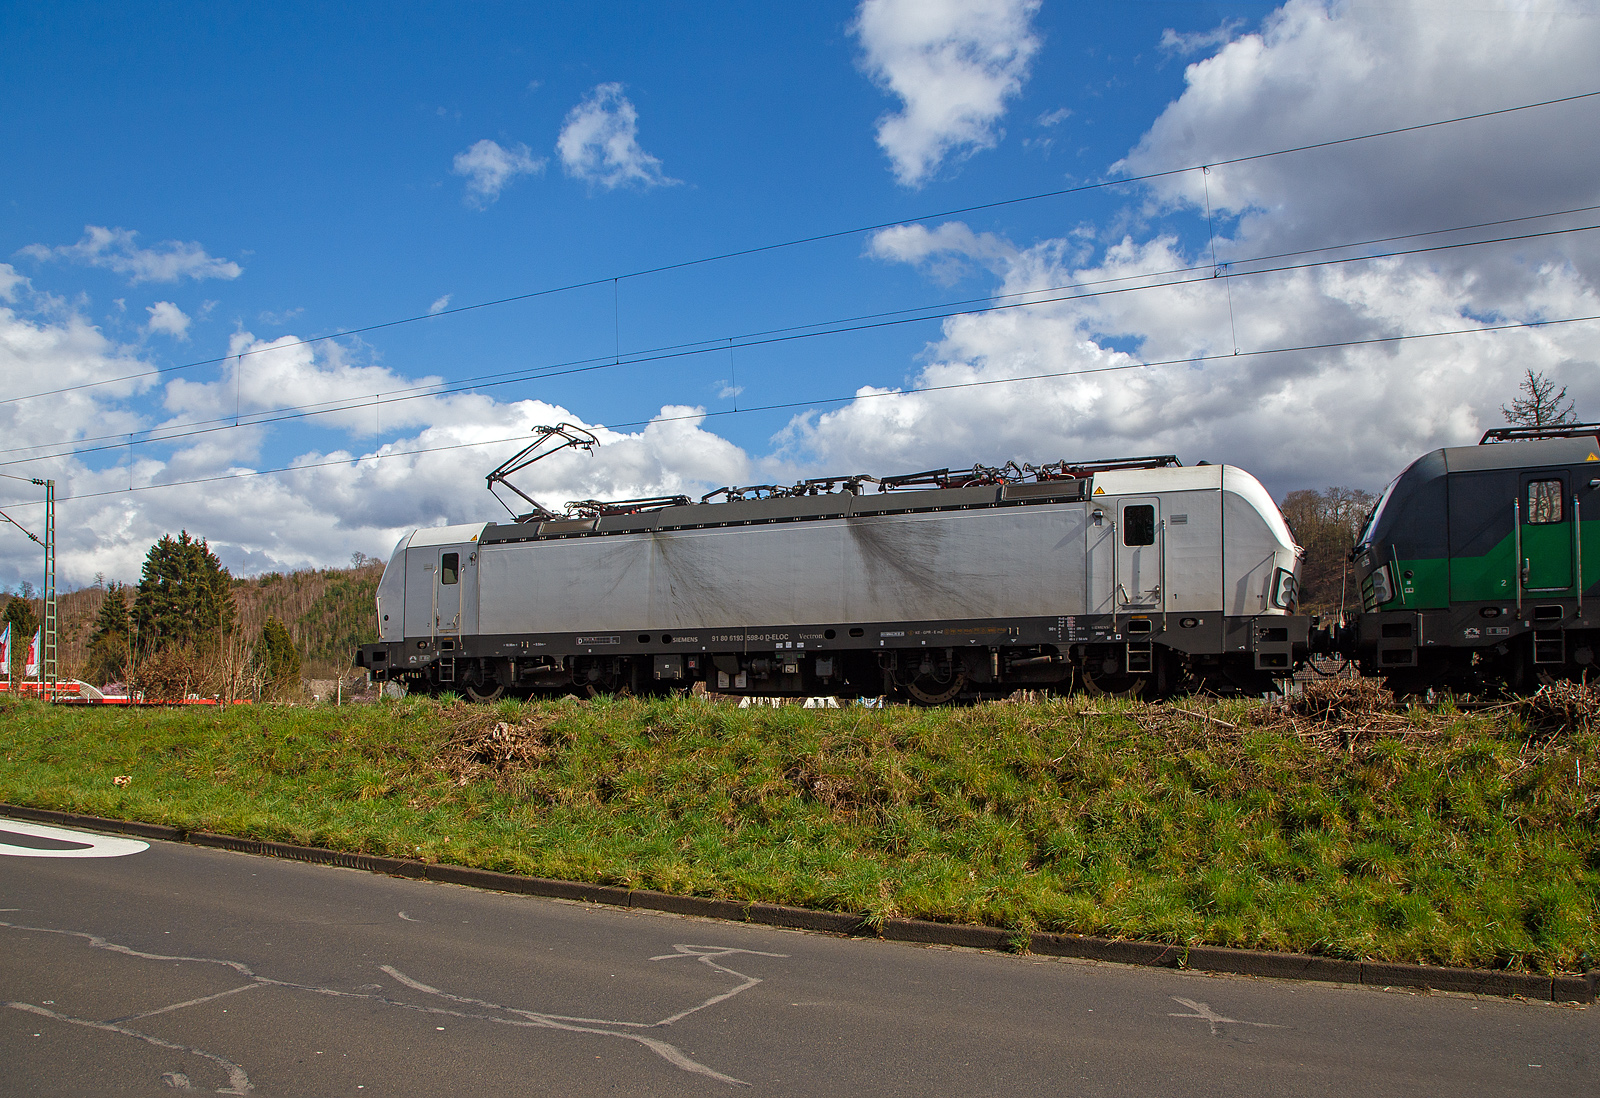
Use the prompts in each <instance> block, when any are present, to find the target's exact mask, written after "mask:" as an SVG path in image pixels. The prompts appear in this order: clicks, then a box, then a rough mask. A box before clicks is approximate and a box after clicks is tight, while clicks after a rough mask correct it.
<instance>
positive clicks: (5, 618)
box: [0, 584, 39, 676]
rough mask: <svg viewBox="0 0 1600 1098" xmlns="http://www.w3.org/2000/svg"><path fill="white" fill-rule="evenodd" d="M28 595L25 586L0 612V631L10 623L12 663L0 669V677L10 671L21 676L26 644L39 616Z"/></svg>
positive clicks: (35, 627) (26, 648)
mask: <svg viewBox="0 0 1600 1098" xmlns="http://www.w3.org/2000/svg"><path fill="white" fill-rule="evenodd" d="M29 594H31V589H30V588H29V587H28V586H27V585H26V584H25V585H24V586H23V593H22V594H21V595H12V596H10V598H9V600H8V601H7V602H6V608H5V610H4V611H0V629H4V628H5V627H6V622H10V623H11V663H12V667H10V668H5V667H0V676H3V675H4V674H5V673H6V672H7V671H11V670H14V671H15V673H16V674H17V675H19V676H20V675H21V674H22V666H23V660H25V659H27V656H28V642H29V641H30V640H32V639H33V631H34V630H35V629H37V628H39V615H38V614H37V613H35V612H34V609H33V604H32V602H30V601H29V599H28V595H29Z"/></svg>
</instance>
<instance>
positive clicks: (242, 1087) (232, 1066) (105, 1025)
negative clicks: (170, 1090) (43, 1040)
mask: <svg viewBox="0 0 1600 1098" xmlns="http://www.w3.org/2000/svg"><path fill="white" fill-rule="evenodd" d="M5 1005H6V1006H8V1007H11V1008H12V1009H14V1010H25V1011H27V1012H28V1013H29V1014H38V1015H40V1016H42V1017H45V1018H53V1019H55V1020H56V1021H58V1022H68V1023H70V1024H72V1025H75V1026H87V1027H88V1028H90V1029H101V1030H105V1031H106V1032H107V1033H120V1034H122V1035H123V1036H125V1037H132V1038H134V1039H136V1040H139V1041H144V1042H145V1043H147V1044H152V1045H155V1046H156V1047H157V1048H167V1049H171V1050H172V1051H174V1052H186V1053H188V1054H189V1055H190V1056H200V1057H204V1058H205V1059H207V1060H210V1061H211V1062H212V1063H214V1064H216V1065H217V1066H218V1067H220V1068H221V1069H222V1070H223V1071H225V1072H227V1073H228V1085H227V1086H226V1087H224V1088H222V1089H221V1090H218V1091H217V1093H218V1094H249V1093H250V1091H251V1089H252V1088H251V1086H250V1076H248V1075H246V1074H245V1072H244V1068H242V1067H240V1066H239V1065H238V1064H236V1063H234V1062H233V1061H232V1060H225V1059H223V1058H222V1057H221V1056H218V1055H216V1054H215V1053H211V1052H207V1051H206V1050H205V1049H203V1048H195V1047H193V1046H192V1045H180V1044H175V1043H174V1042H172V1041H163V1040H162V1039H161V1038H160V1037H152V1036H150V1034H148V1033H140V1032H139V1031H138V1030H136V1029H124V1028H123V1027H122V1026H114V1025H112V1024H111V1023H110V1022H91V1021H89V1020H88V1019H87V1018H71V1017H68V1016H67V1015H65V1014H57V1013H56V1012H55V1011H53V1010H49V1009H47V1008H45V1007H42V1006H34V1005H33V1004H32V1003H6V1004H5ZM162 1078H163V1079H165V1078H166V1076H162ZM167 1085H168V1086H171V1085H172V1084H171V1083H169V1084H167Z"/></svg>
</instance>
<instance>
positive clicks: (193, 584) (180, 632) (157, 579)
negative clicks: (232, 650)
mask: <svg viewBox="0 0 1600 1098" xmlns="http://www.w3.org/2000/svg"><path fill="white" fill-rule="evenodd" d="M236 616H237V615H236V611H235V609H234V605H233V577H232V576H230V575H229V574H228V570H227V569H226V568H224V567H222V562H221V561H220V560H218V559H217V557H216V554H214V553H212V552H211V549H210V547H209V546H208V545H207V544H206V543H205V542H204V541H202V540H199V539H197V538H191V537H190V536H189V532H188V531H187V530H185V531H183V532H182V533H181V534H180V535H179V536H178V537H176V538H174V537H173V536H172V535H171V534H168V535H167V536H166V537H164V538H162V539H161V540H160V541H158V542H156V544H154V545H152V546H151V547H150V552H149V554H148V555H147V556H146V557H145V562H144V568H143V570H142V571H141V572H140V575H139V590H138V593H137V594H136V595H135V596H134V600H133V621H134V625H135V627H136V628H137V629H138V634H139V648H140V650H141V651H144V652H154V651H158V650H161V649H165V648H172V647H176V646H179V645H188V646H191V647H193V648H195V649H197V650H208V649H215V648H216V647H217V646H218V645H219V643H220V642H221V640H222V638H223V637H225V636H226V635H227V634H228V633H230V632H232V630H233V625H234V620H235V618H236Z"/></svg>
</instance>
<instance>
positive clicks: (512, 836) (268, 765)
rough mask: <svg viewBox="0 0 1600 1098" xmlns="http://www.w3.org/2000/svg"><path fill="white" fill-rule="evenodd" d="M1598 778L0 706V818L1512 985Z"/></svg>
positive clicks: (1588, 848) (1573, 885) (1482, 744)
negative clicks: (316, 849) (1333, 959)
mask: <svg viewBox="0 0 1600 1098" xmlns="http://www.w3.org/2000/svg"><path fill="white" fill-rule="evenodd" d="M1378 729H1381V731H1379V730H1378ZM118 775H127V776H129V778H130V780H129V781H128V782H127V783H126V784H125V785H120V786H119V785H117V784H115V783H114V782H113V778H115V777H117V776H118ZM1596 776H1600V736H1597V735H1596V734H1595V733H1594V732H1593V731H1587V730H1586V731H1578V732H1574V731H1567V732H1564V733H1559V734H1554V735H1550V734H1546V733H1540V732H1537V731H1535V730H1533V729H1532V728H1530V727H1529V726H1528V725H1525V724H1524V723H1523V721H1522V718H1521V717H1519V716H1518V715H1517V711H1516V710H1515V709H1502V710H1500V711H1497V712H1490V713H1480V714H1462V713H1458V712H1456V711H1455V710H1453V709H1450V708H1448V707H1444V708H1438V709H1431V710H1430V709H1420V708H1418V709H1411V710H1404V711H1387V712H1385V713H1384V714H1381V715H1379V716H1376V717H1374V716H1373V715H1372V714H1368V716H1367V717H1365V718H1352V717H1349V716H1346V717H1343V718H1341V717H1339V716H1338V714H1333V715H1331V716H1330V715H1327V714H1325V715H1324V719H1323V720H1322V721H1321V722H1320V723H1318V721H1317V720H1316V719H1315V717H1314V716H1313V717H1307V716H1305V715H1304V713H1302V715H1301V716H1299V717H1295V716H1293V714H1288V713H1285V712H1284V711H1282V710H1272V709H1270V708H1267V707H1264V706H1262V705H1260V704H1259V703H1248V702H1230V703H1206V702H1202V701H1199V700H1192V701H1188V702H1183V703H1179V705H1178V706H1141V705H1137V704H1132V703H1126V702H1114V701H1110V700H1106V699H1074V700H1065V701H1049V702H1041V703H1036V704H1034V703H1029V704H1009V703H1008V704H990V705H980V706H975V707H972V708H966V709H948V710H914V709H905V708H890V709H885V710H870V709H846V710H837V711H828V710H803V709H795V708H790V709H782V710H765V709H747V710H741V709H738V708H735V707H732V706H729V705H727V704H725V703H724V704H718V703H716V702H714V701H710V700H706V699H700V698H686V699H673V700H659V701H635V700H615V701H608V700H601V701H596V702H586V703H580V702H576V701H571V700H568V701H560V702H548V703H539V704H526V705H524V704H522V703H517V702H503V703H499V704H497V705H495V706H492V707H476V708H474V707H468V706H465V705H461V704H454V705H441V704H440V703H439V702H435V701H430V700H426V699H406V700H404V701H400V702H389V703H383V704H380V705H372V706H360V707H349V706H347V707H345V708H342V709H333V708H328V707H319V708H309V709H308V708H295V709H287V708H274V707H239V708H236V709H233V710H230V711H225V712H219V711H215V710H212V711H204V710H201V711H196V710H184V711H161V710H142V711H131V712H117V711H106V710H67V709H57V710H47V709H45V708H44V707H42V706H39V705H38V704H37V703H28V702H23V703H11V704H10V705H9V707H6V708H0V800H5V801H9V802H12V803H19V804H28V805H34V806H38V807H48V808H59V809H69V810H73V811H79V812H86V813H91V814H97V815H103V816H109V817H122V818H130V819H139V820H148V821H155V822H161V823H168V824H175V825H180V826H184V827H188V828H191V829H207V830H212V831H221V832H226V833H229V834H234V835H243V836H251V837H257V838H265V839H276V840H282V841H290V842H296V843H304V844H310V845H318V846H325V847H332V848H338V849H347V850H357V851H365V852H371V853H379V854H387V855H392V856H406V857H414V858H423V859H437V860H443V861H449V862H454V863H458V864H463V865H474V866H481V867H485V868H490V869H498V870H505V871H511V872H517V873H527V874H536V875H541V876H552V877H561V878H567V879H574V880H585V881H599V882H607V883H614V884H623V885H629V886H633V887H646V888H656V889H662V890H665V891H668V892H676V893H688V894H697V895H708V896H718V897H726V898H733V899H740V900H760V901H773V902H783V903H790V904H798V905H802V906H810V907H819V908H831V909H838V910H844V911H852V912H862V913H865V914H866V915H867V916H868V917H869V918H883V917H890V916H899V915H905V916H916V917H922V918H931V919H939V920H956V921H964V922H975V923H987V924H992V925H997V926H1004V927H1013V928H1018V929H1044V930H1063V931H1073V932H1079V933H1088V934H1101V935H1110V936H1119V937H1130V938H1148V939H1156V940H1162V941H1171V942H1181V943H1189V944H1199V943H1212V944H1220V945H1230V946H1244V947H1257V948H1266V949H1279V950H1294V951H1305V952H1314V953H1322V954H1328V955H1333V956H1339V957H1359V958H1368V959H1382V960H1394V961H1416V962H1426V963H1439V964H1451V965H1473V966H1486V967H1508V968H1514V969H1535V970H1539V971H1551V970H1558V971H1572V970H1582V969H1586V968H1589V967H1593V966H1594V965H1595V964H1596V963H1597V960H1596V958H1597V957H1600V915H1597V902H1600V821H1597V814H1600V812H1597V810H1600V784H1597V782H1596V780H1595V778H1596Z"/></svg>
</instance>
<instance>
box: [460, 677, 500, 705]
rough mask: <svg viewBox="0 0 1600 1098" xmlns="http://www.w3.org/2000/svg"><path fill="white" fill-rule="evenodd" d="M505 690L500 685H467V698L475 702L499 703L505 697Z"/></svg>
mask: <svg viewBox="0 0 1600 1098" xmlns="http://www.w3.org/2000/svg"><path fill="white" fill-rule="evenodd" d="M505 692H506V688H505V686H504V685H503V684H501V683H498V682H497V683H491V684H488V685H483V684H479V683H468V684H467V697H468V699H470V700H471V701H475V702H492V701H499V700H500V698H501V697H503V696H504V695H505Z"/></svg>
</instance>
